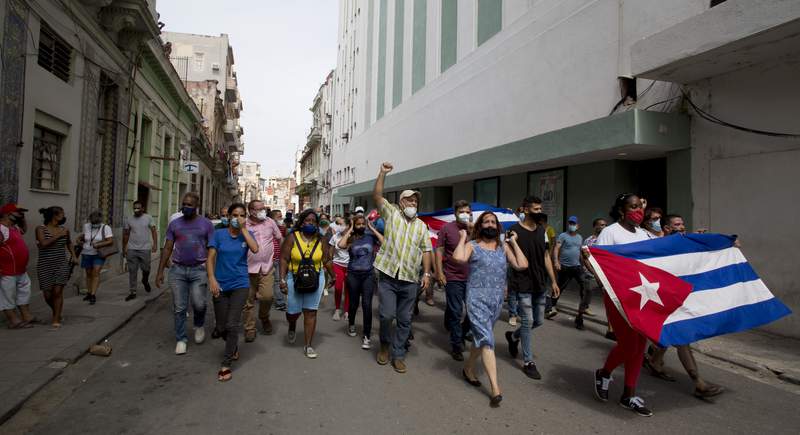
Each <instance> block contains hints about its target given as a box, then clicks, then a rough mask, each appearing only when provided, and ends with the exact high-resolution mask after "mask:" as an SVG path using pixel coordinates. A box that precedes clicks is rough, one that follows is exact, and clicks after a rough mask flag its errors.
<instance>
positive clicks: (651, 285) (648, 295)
mask: <svg viewBox="0 0 800 435" xmlns="http://www.w3.org/2000/svg"><path fill="white" fill-rule="evenodd" d="M639 279H641V280H642V285H639V286H636V287H631V291H633V292H636V293H639V295H640V296H641V297H642V298H641V300H640V301H639V310H641V309H642V308H644V304H646V303H647V301H653V302H655V303H657V304H658V305H661V306H662V307H663V306H664V303H663V302H661V298H660V297H659V296H658V287H659V283H657V282H650V281H648V280H647V278H645V277H644V275H642V272H639Z"/></svg>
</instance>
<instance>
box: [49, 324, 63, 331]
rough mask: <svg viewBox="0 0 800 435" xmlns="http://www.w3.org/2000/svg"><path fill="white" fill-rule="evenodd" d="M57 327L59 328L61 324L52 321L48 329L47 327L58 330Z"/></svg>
mask: <svg viewBox="0 0 800 435" xmlns="http://www.w3.org/2000/svg"><path fill="white" fill-rule="evenodd" d="M59 329H61V324H60V323H53V324H51V325H50V329H48V331H58V330H59Z"/></svg>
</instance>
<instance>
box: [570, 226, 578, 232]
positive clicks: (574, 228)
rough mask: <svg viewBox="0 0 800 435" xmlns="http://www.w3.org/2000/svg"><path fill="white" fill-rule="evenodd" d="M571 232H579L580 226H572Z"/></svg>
mask: <svg viewBox="0 0 800 435" xmlns="http://www.w3.org/2000/svg"><path fill="white" fill-rule="evenodd" d="M569 230H570V231H571V232H573V233H574V232H575V231H578V226H577V225H570V226H569Z"/></svg>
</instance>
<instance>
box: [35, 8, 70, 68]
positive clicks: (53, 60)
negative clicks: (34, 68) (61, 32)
mask: <svg viewBox="0 0 800 435" xmlns="http://www.w3.org/2000/svg"><path fill="white" fill-rule="evenodd" d="M71 64H72V47H70V46H69V45H68V44H67V43H66V42H65V41H64V40H63V39H61V37H60V36H58V34H56V32H54V31H53V29H51V28H50V26H48V25H47V24H45V23H44V22H42V28H41V30H40V32H39V65H40V66H41V67H42V68H44V69H46V70H48V71H50V72H51V73H53V75H55V76H56V77H58V78H60V79H61V80H64V81H65V82H68V81H69V73H70V66H71Z"/></svg>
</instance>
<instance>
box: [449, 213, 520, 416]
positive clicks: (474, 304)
mask: <svg viewBox="0 0 800 435" xmlns="http://www.w3.org/2000/svg"><path fill="white" fill-rule="evenodd" d="M500 229H501V227H500V224H499V221H498V219H497V216H496V215H495V214H494V213H492V212H490V211H487V212H484V213H483V214H481V216H480V217H479V218H478V221H477V222H476V223H475V226H474V227H473V229H472V240H471V241H467V231H466V230H461V231H460V232H459V233H460V235H461V240H460V241H459V243H458V246H457V247H456V249H455V251H454V252H453V259H454V260H456V261H460V262H462V263H466V262H469V266H470V274H469V281H467V315H468V316H469V319H470V322H471V327H470V329H471V332H472V336H473V341H474V343H473V344H474V347H473V348H472V349H471V350H470V354H469V358H468V359H467V360H466V361H465V362H464V370H462V372H461V374H462V376H464V380H466V381H467V382H468V383H469V384H470V385H472V386H475V387H479V386H480V385H481V382H480V381H479V380H478V379H477V377H476V376H475V362H476V361H477V360H478V357H481V359H482V360H483V367H484V368H485V369H486V374H487V376H489V384H490V385H491V389H492V392H491V400H490V401H489V405H490V406H492V407H498V406H500V401H501V400H503V396H502V395H501V394H500V386H499V385H498V384H497V362H496V360H495V356H494V333H493V331H492V330H493V329H494V324H495V322H496V321H497V319H498V318H499V317H500V310H501V308H502V306H503V298H504V296H505V295H504V293H505V289H506V263H508V264H510V265H511V267H513V268H514V269H516V270H525V269H527V268H528V260H527V259H526V258H525V254H523V253H522V250H521V249H520V247H519V245H517V235H516V233H514V232H509V234H508V237H506V242H507V243H503V242H502V241H501V240H500V232H501V231H500Z"/></svg>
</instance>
